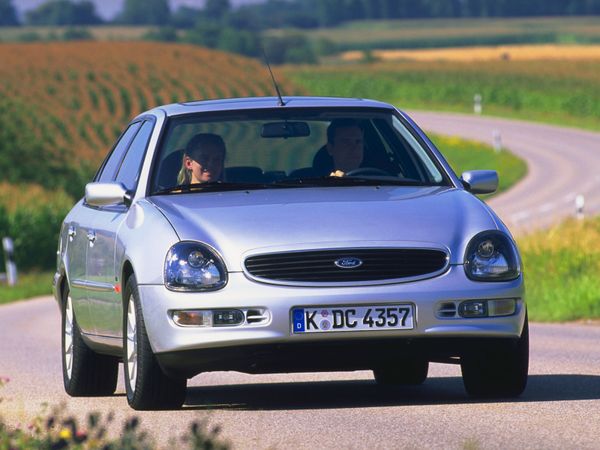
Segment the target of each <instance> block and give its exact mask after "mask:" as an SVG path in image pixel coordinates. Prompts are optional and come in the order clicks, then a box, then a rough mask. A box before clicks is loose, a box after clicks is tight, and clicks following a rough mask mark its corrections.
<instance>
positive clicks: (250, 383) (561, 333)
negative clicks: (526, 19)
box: [0, 114, 600, 449]
mask: <svg viewBox="0 0 600 450" xmlns="http://www.w3.org/2000/svg"><path fill="white" fill-rule="evenodd" d="M414 116H415V117H416V118H417V120H418V121H419V123H421V124H422V125H423V127H424V128H426V129H428V130H433V131H437V132H444V133H448V134H460V135H462V136H466V137H471V138H474V139H479V140H482V141H490V140H491V136H492V133H493V130H494V129H499V130H500V132H501V134H502V136H503V141H504V143H505V145H507V146H508V147H510V148H511V150H513V151H514V152H515V153H517V154H519V155H521V156H522V157H524V158H526V159H527V160H528V161H529V162H530V167H531V169H530V173H529V175H528V177H527V179H526V180H524V181H523V182H522V183H521V184H520V185H518V186H517V187H515V189H514V191H511V192H508V193H506V194H503V195H501V196H499V197H498V198H496V199H494V200H493V206H494V207H495V208H496V209H497V211H498V212H499V213H500V215H501V217H503V219H504V220H505V221H506V222H507V223H509V224H510V225H511V226H514V227H518V228H517V229H518V230H524V229H532V228H534V227H539V226H544V225H547V224H549V223H552V222H553V221H555V220H557V218H558V217H561V216H564V215H568V214H572V210H573V205H571V203H572V201H573V200H572V199H568V198H567V196H568V195H573V196H574V195H576V193H579V192H583V193H584V194H585V195H586V208H588V207H589V210H590V211H597V210H598V209H597V208H598V205H599V202H598V193H596V192H595V190H594V183H595V181H594V180H597V178H595V177H596V174H594V173H593V171H594V168H595V167H600V165H599V164H598V162H600V161H598V159H599V158H600V156H598V155H596V152H598V150H600V148H599V147H600V146H599V145H598V143H599V142H600V135H598V134H593V133H586V132H577V131H574V130H568V129H556V128H552V127H545V126H540V125H530V124H522V123H521V124H520V123H517V122H510V121H504V120H484V119H480V118H471V117H467V116H465V117H461V116H452V117H446V118H445V119H444V120H442V119H441V117H442V116H441V115H438V114H435V115H434V114H414ZM590 186H591V187H590ZM596 191H597V189H596ZM594 205H596V206H594ZM542 207H543V208H542ZM540 208H541V209H540ZM594 208H596V209H594ZM59 320H60V318H59V311H58V307H57V305H56V304H55V302H54V300H53V299H51V298H40V299H36V300H31V301H27V302H20V303H15V304H10V305H6V306H2V307H0V377H9V378H10V382H8V384H7V385H6V386H5V387H4V388H2V389H0V398H2V399H3V400H2V402H0V415H2V416H3V417H4V419H5V420H6V422H7V423H9V424H11V425H17V424H20V425H22V426H27V425H28V424H29V423H30V422H31V421H32V419H33V417H35V416H36V415H37V414H38V413H40V412H41V411H42V409H43V408H42V404H44V403H47V404H50V405H57V404H60V403H61V402H64V403H65V404H66V408H67V409H68V411H69V412H70V413H72V414H75V415H77V416H78V417H80V418H82V419H83V418H85V415H86V413H87V412H89V411H100V412H102V413H104V414H107V413H108V412H110V411H113V412H114V413H115V417H116V420H115V424H121V423H122V422H123V421H124V420H125V418H126V417H130V416H132V415H136V416H138V417H139V418H140V419H141V421H142V427H144V428H146V429H147V430H149V431H150V433H151V434H152V435H153V436H154V437H155V438H156V439H157V440H158V442H159V443H161V444H164V445H167V442H168V439H169V437H177V436H178V435H181V434H182V433H183V432H185V431H186V429H187V427H188V426H189V424H190V423H191V422H192V421H196V420H207V421H208V423H209V424H210V425H211V426H213V425H219V426H221V427H222V436H223V437H224V438H225V439H227V440H228V441H229V442H230V443H232V444H233V445H234V446H235V447H236V448H311V449H312V448H444V449H446V448H456V449H461V448H503V449H504V448H543V449H553V448H556V449H564V448H578V449H579V448H590V449H591V448H600V425H598V424H600V346H599V345H598V342H600V327H599V326H595V325H583V324H582V325H574V324H570V325H542V324H533V325H532V327H531V362H530V374H531V375H530V378H529V384H528V387H527V389H526V391H525V393H524V394H523V395H522V396H521V397H520V398H518V399H516V400H512V401H478V400H471V399H469V398H468V397H467V396H466V394H465V392H464V389H463V386H462V381H461V378H460V369H459V367H458V366H452V365H442V364H432V365H431V369H430V377H429V379H428V380H427V381H426V382H425V383H424V384H423V385H422V386H419V387H413V388H396V389H381V388H378V387H377V386H376V385H375V383H374V381H373V378H372V375H371V373H370V372H367V371H361V372H350V373H341V374H340V373H326V374H294V375H285V374H282V375H260V376H257V375H245V374H239V373H235V372H217V373H208V374H202V375H200V376H198V377H195V378H194V379H192V380H190V382H189V388H188V397H187V400H186V404H185V406H184V409H183V410H179V411H166V412H144V413H138V412H134V411H132V410H130V409H129V408H128V406H127V401H126V399H125V397H124V388H123V383H122V380H120V383H119V387H118V391H117V394H116V395H114V396H112V397H108V398H77V399H73V398H70V397H68V396H67V395H66V394H65V393H64V390H63V387H62V375H61V367H60V321H59ZM117 431H118V430H117V428H116V425H115V428H113V432H117Z"/></svg>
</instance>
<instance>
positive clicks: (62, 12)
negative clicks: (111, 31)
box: [25, 0, 102, 25]
mask: <svg viewBox="0 0 600 450" xmlns="http://www.w3.org/2000/svg"><path fill="white" fill-rule="evenodd" d="M25 16H26V19H27V20H26V21H27V23H28V24H30V25H96V24H99V23H102V20H101V19H100V17H98V15H97V14H96V8H95V6H94V4H93V3H92V2H91V1H90V0H84V1H81V2H77V3H74V2H72V1H70V0H48V1H47V2H45V3H42V4H41V5H40V6H38V7H37V8H35V9H33V10H31V11H27V13H26V14H25Z"/></svg>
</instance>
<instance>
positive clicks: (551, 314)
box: [517, 217, 600, 322]
mask: <svg viewBox="0 0 600 450" xmlns="http://www.w3.org/2000/svg"><path fill="white" fill-rule="evenodd" d="M517 241H518V243H519V248H520V250H521V255H522V257H523V273H524V276H525V286H526V299H527V303H528V310H529V317H530V319H531V320H534V321H543V322H564V321H572V320H584V319H598V318H600V277H599V276H598V274H599V273H600V217H595V218H590V219H585V220H576V219H571V220H568V221H566V222H565V223H562V224H560V225H557V226H555V227H553V228H551V229H549V230H545V231H539V232H536V233H533V234H530V235H527V236H523V237H521V238H518V239H517Z"/></svg>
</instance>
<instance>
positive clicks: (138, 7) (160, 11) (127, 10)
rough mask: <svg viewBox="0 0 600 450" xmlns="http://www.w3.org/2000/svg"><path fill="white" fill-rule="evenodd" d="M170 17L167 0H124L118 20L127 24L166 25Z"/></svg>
mask: <svg viewBox="0 0 600 450" xmlns="http://www.w3.org/2000/svg"><path fill="white" fill-rule="evenodd" d="M170 19H171V10H170V9H169V2H168V0H125V4H124V5H123V12H122V13H121V16H120V17H119V18H118V21H119V22H121V23H126V24H129V25H167V24H168V23H169V21H170Z"/></svg>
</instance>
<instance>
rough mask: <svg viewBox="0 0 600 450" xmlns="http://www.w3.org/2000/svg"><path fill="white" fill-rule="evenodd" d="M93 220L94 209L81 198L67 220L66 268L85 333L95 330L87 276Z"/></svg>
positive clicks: (78, 320)
mask: <svg viewBox="0 0 600 450" xmlns="http://www.w3.org/2000/svg"><path fill="white" fill-rule="evenodd" d="M93 220H94V210H92V209H90V208H88V207H86V206H85V205H84V201H83V200H81V201H80V202H79V203H78V204H77V205H76V206H75V207H74V208H73V211H72V213H71V214H70V215H69V220H68V222H67V240H66V249H65V255H66V258H65V259H66V260H65V269H66V271H67V279H68V280H69V295H70V296H71V300H72V302H73V310H74V312H75V317H76V318H77V324H78V325H79V328H80V329H81V331H83V332H84V333H92V332H93V323H92V320H91V316H90V308H89V302H88V296H87V292H88V291H87V278H86V256H87V247H88V239H87V233H88V231H89V230H90V229H91V228H92V222H93Z"/></svg>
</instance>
